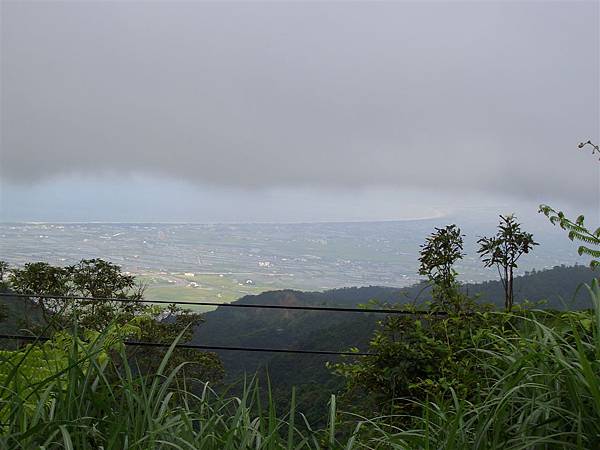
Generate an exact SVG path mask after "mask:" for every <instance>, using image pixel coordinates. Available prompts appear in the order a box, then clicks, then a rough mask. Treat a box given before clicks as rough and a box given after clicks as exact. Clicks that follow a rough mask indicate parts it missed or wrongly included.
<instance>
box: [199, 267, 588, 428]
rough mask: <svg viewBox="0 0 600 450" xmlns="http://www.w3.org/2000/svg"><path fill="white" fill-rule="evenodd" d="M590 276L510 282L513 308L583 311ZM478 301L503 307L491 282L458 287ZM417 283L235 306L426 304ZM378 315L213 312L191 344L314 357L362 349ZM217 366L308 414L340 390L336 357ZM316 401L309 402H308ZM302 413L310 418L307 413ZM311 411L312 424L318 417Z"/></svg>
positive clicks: (274, 357)
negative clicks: (332, 365)
mask: <svg viewBox="0 0 600 450" xmlns="http://www.w3.org/2000/svg"><path fill="white" fill-rule="evenodd" d="M595 276H597V274H596V273H594V272H593V271H592V270H591V269H589V268H588V267H586V266H574V267H567V266H557V267H554V268H552V269H549V270H542V271H532V272H528V273H527V274H525V275H523V276H520V277H516V278H515V288H514V289H515V301H516V303H517V304H519V303H523V302H524V301H528V302H534V303H537V302H543V304H542V305H543V307H544V308H551V309H564V308H565V307H566V308H569V309H583V308H589V307H590V306H591V305H590V303H589V296H588V295H587V292H585V291H584V290H580V291H579V292H578V293H577V295H575V293H576V291H577V289H578V287H579V286H581V284H582V283H590V282H591V280H592V279H593V278H594V277H595ZM462 289H463V291H465V292H468V293H469V295H472V296H478V301H480V302H484V303H492V304H494V305H496V306H498V307H502V306H503V304H504V291H503V287H502V285H501V283H500V282H499V281H488V282H485V283H480V284H468V285H463V286H462ZM430 294H431V290H430V289H429V287H427V285H426V284H425V283H421V284H417V285H414V286H410V287H408V288H404V289H394V288H384V287H375V286H370V287H361V288H356V287H353V288H343V289H335V290H330V291H325V292H300V291H291V290H283V291H271V292H265V293H263V294H260V295H255V296H246V297H243V298H241V299H239V300H238V302H239V303H245V304H266V305H286V306H300V305H311V306H346V307H355V306H358V305H361V304H366V303H367V302H370V301H377V302H381V303H390V304H401V303H409V302H417V303H419V304H420V303H425V302H427V301H428V300H430V299H431V295H430ZM381 318H382V315H381V314H362V313H351V312H319V311H316V312H313V311H290V310H288V311H281V310H269V309H260V308H227V307H224V308H219V309H217V310H216V311H213V312H210V313H207V314H206V315H205V319H206V320H205V322H204V323H203V324H202V325H201V326H200V327H198V329H197V330H196V332H195V334H194V337H193V342H194V343H197V344H204V345H224V346H245V347H270V348H298V349H311V350H312V349H314V350H334V351H335V350H347V349H348V348H350V347H358V348H361V349H366V347H367V344H368V342H369V340H370V338H371V337H372V334H373V331H374V329H375V326H376V323H377V321H378V320H379V319H381ZM218 353H219V356H220V357H221V360H222V361H223V365H224V367H225V374H226V380H227V381H228V382H233V381H236V380H240V379H243V377H244V375H245V374H250V375H252V374H254V373H255V372H257V371H259V373H261V374H262V375H263V376H266V373H267V372H268V375H269V380H270V382H271V384H272V386H273V390H274V392H275V395H276V397H277V398H278V399H285V398H288V397H289V392H290V390H291V387H292V386H296V388H297V390H298V391H297V393H298V399H299V401H300V404H302V405H303V406H304V407H305V408H304V409H305V410H306V409H307V408H309V409H310V406H311V405H313V404H319V405H323V404H324V403H323V402H322V401H321V400H323V401H324V400H326V399H327V398H328V396H329V395H330V393H331V392H336V391H337V390H338V389H341V387H342V386H343V380H342V379H340V378H338V377H336V376H335V375H334V374H332V372H331V371H330V370H329V369H327V368H326V363H327V362H337V361H339V360H340V358H339V357H335V356H320V355H295V354H273V353H266V352H265V353H258V352H257V353H247V352H239V351H221V352H218ZM317 399H318V400H319V401H316V400H317ZM308 412H310V411H308ZM321 416H322V412H321V411H314V417H321Z"/></svg>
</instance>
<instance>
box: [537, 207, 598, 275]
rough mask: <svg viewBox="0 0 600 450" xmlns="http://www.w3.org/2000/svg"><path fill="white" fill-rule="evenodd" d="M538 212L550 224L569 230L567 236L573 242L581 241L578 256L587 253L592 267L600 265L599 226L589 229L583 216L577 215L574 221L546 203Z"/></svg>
mask: <svg viewBox="0 0 600 450" xmlns="http://www.w3.org/2000/svg"><path fill="white" fill-rule="evenodd" d="M539 212H540V213H542V214H544V215H545V216H546V217H548V219H549V220H550V223H552V225H555V226H556V225H558V226H560V227H561V228H562V229H563V230H566V231H568V232H569V234H568V237H569V239H571V240H572V241H574V242H583V243H584V244H585V245H581V246H580V247H579V248H578V250H577V252H578V253H579V255H580V256H582V255H587V256H591V257H592V258H593V259H592V261H591V262H590V267H591V268H592V269H594V268H596V267H598V266H600V228H598V229H596V231H593V232H592V231H590V230H589V229H588V228H586V226H585V223H584V221H585V218H584V216H579V217H577V219H576V220H575V221H573V220H571V219H569V218H568V217H567V216H565V214H564V213H563V212H562V211H556V210H555V209H553V208H552V207H550V206H548V205H540V209H539Z"/></svg>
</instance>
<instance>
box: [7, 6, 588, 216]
mask: <svg viewBox="0 0 600 450" xmlns="http://www.w3.org/2000/svg"><path fill="white" fill-rule="evenodd" d="M1 8H2V9H1V40H2V42H1V100H0V102H1V149H0V176H1V188H2V190H1V192H0V219H1V220H4V221H10V220H66V221H68V220H80V221H82V220H132V221H133V220H165V221H169V220H183V221H186V220H189V221H200V222H202V221H207V222H210V221H261V220H265V221H278V220H281V221H302V220H308V221H315V220H375V219H399V218H409V217H421V216H430V215H436V214H439V213H444V212H448V211H451V210H452V209H453V208H456V207H475V206H490V205H496V204H497V205H499V206H506V205H509V206H510V205H515V208H516V209H518V208H521V207H522V208H523V209H527V210H531V212H532V213H535V209H536V205H537V204H538V203H541V202H544V203H550V204H552V205H554V206H556V207H558V208H561V209H565V210H567V211H573V212H574V213H577V212H578V211H580V210H581V211H592V212H596V213H597V211H598V200H599V197H600V194H599V189H598V187H599V184H598V180H599V178H598V174H599V172H598V167H599V164H597V162H596V161H595V159H594V157H593V156H591V155H590V154H589V153H590V152H589V151H587V150H586V151H579V150H577V143H579V142H580V141H581V140H587V139H592V140H598V137H599V136H600V132H599V131H600V130H599V127H600V125H599V123H600V109H599V105H600V82H599V80H600V36H599V33H600V26H599V24H600V6H599V3H598V2H594V1H592V2H559V3H550V2H481V3H475V2H464V3H460V2H443V3H441V2H440V3H438V2H425V3H411V2H396V3H392V2H389V3H371V2H369V3H367V2H364V3H341V2H335V3H325V2H318V3H317V2H306V3H255V2H252V3H250V2H243V3H230V2H226V3H219V4H217V3H204V2H188V3H172V2H169V3H167V2H164V3H163V2H148V3H138V2H131V3H116V2H102V3H100V2H77V3H76V2H65V3H58V2H39V3H37V2H22V3H21V2H7V1H5V2H2V7H1ZM500 212H502V211H500Z"/></svg>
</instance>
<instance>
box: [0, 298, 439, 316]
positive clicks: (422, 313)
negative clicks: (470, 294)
mask: <svg viewBox="0 0 600 450" xmlns="http://www.w3.org/2000/svg"><path fill="white" fill-rule="evenodd" d="M0 297H17V298H43V299H55V300H95V301H105V302H122V303H130V302H139V303H155V304H165V305H189V306H191V305H197V306H214V307H224V308H261V309H288V310H301V311H330V312H332V311H335V312H355V313H375V314H398V315H405V316H409V315H411V316H425V315H434V316H446V315H447V313H445V312H443V311H425V310H420V311H403V310H398V309H390V308H382V309H373V308H343V307H335V306H285V305H264V304H258V305H252V304H246V303H211V302H185V301H171V300H141V299H140V300H131V299H126V298H114V297H84V296H72V295H36V294H11V293H6V292H1V293H0Z"/></svg>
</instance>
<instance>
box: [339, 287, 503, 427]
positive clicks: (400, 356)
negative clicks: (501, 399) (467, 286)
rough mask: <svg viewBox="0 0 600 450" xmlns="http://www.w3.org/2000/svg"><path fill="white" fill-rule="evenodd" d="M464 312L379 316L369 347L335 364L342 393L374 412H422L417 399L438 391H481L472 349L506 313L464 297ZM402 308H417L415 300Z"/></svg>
mask: <svg viewBox="0 0 600 450" xmlns="http://www.w3.org/2000/svg"><path fill="white" fill-rule="evenodd" d="M460 306H461V308H460V310H459V312H456V311H454V310H451V311H449V312H448V315H447V316H439V315H436V314H435V313H434V312H433V311H432V313H431V314H427V315H425V316H423V317H415V316H414V315H409V314H407V315H390V316H387V317H386V318H385V319H383V320H381V321H379V322H378V325H377V328H376V330H375V332H374V334H373V337H372V339H371V341H370V342H369V353H372V355H369V356H363V357H361V358H360V359H356V360H354V361H352V362H346V363H339V364H335V365H330V367H332V368H333V370H334V371H335V373H337V374H338V375H341V376H343V377H344V378H345V380H346V392H345V394H344V396H343V398H344V400H345V401H346V402H348V403H349V405H356V404H357V405H359V407H360V408H361V409H363V410H364V409H368V410H370V412H373V413H375V414H386V415H387V414H393V415H397V416H399V417H400V416H402V415H411V414H418V411H417V409H418V405H417V402H418V401H419V400H420V401H423V400H425V399H427V398H429V397H430V396H434V395H436V396H437V395H441V396H444V395H448V394H449V392H450V391H449V389H450V388H452V389H453V390H454V392H456V393H457V394H458V395H459V397H460V398H472V397H473V396H476V395H478V392H479V389H478V383H479V381H480V377H481V373H479V371H478V360H477V358H476V357H474V355H473V354H471V353H470V352H469V351H468V349H470V348H471V347H472V346H473V342H474V341H473V339H475V338H480V337H481V336H482V335H484V334H485V333H486V332H487V331H489V330H490V327H491V326H492V324H494V323H497V322H498V321H501V320H502V316H499V315H493V314H489V313H487V312H486V311H487V310H488V306H486V305H481V304H477V303H475V302H473V301H471V300H468V299H466V298H463V302H462V303H461V305H460ZM400 308H401V310H405V311H406V312H407V313H410V312H414V311H415V306H414V305H403V306H401V307H400Z"/></svg>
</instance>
